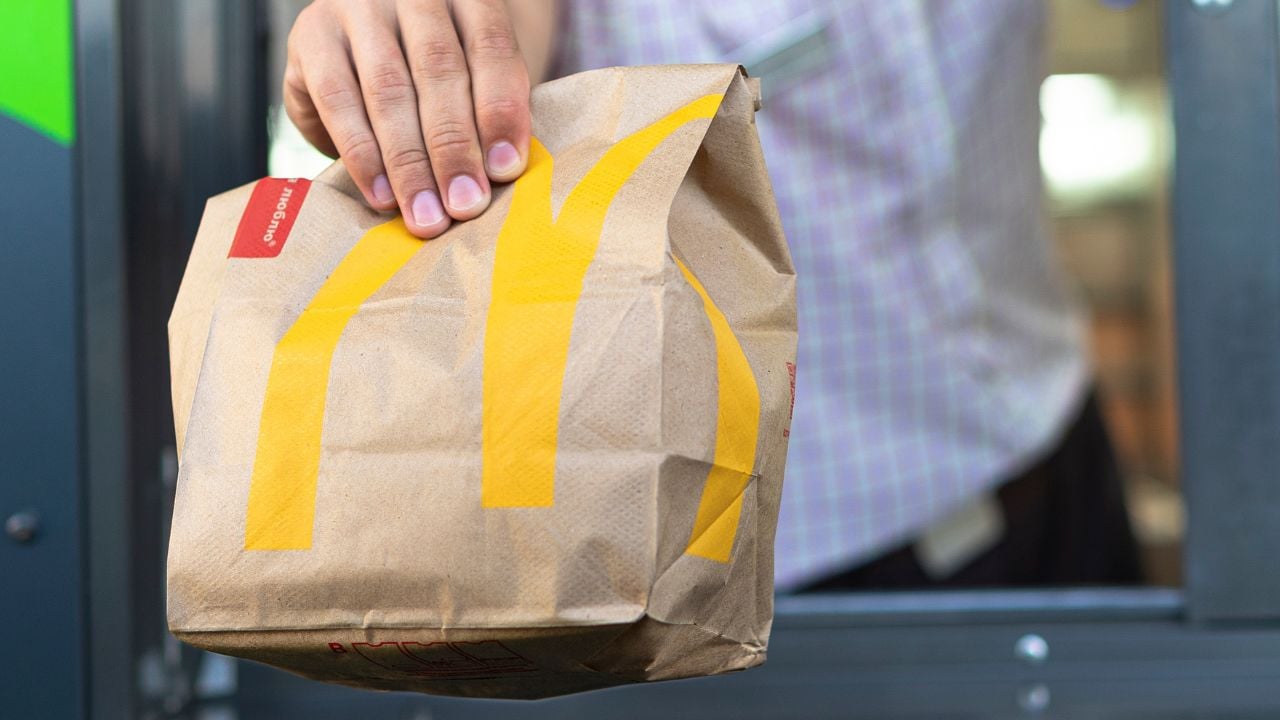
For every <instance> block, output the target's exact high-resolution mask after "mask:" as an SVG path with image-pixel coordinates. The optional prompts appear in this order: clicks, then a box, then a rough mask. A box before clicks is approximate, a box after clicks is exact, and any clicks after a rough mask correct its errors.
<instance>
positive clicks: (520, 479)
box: [244, 95, 760, 562]
mask: <svg viewBox="0 0 1280 720" xmlns="http://www.w3.org/2000/svg"><path fill="white" fill-rule="evenodd" d="M722 99H723V96H722V95H707V96H705V97H702V98H700V99H698V100H695V101H694V102H692V103H689V104H688V105H686V106H684V107H682V108H680V109H678V110H676V111H675V112H673V113H671V114H670V115H668V116H666V117H664V118H663V119H661V120H659V121H657V122H656V123H654V124H652V125H650V126H648V127H646V128H644V129H642V130H639V131H637V132H636V133H634V134H632V135H630V136H628V137H626V138H624V139H623V140H621V141H619V142H618V143H617V144H615V145H614V146H613V147H611V148H610V149H609V150H608V151H607V152H606V153H605V155H604V156H603V157H602V158H601V159H600V160H599V161H598V162H597V163H596V164H595V166H593V167H592V168H591V170H590V171H588V172H587V174H586V176H585V177H584V178H583V179H582V180H581V181H580V182H579V183H578V184H577V186H575V187H574V189H573V190H572V191H571V192H570V193H569V196H568V197H567V199H566V200H565V202H564V205H563V207H562V208H561V209H560V212H559V214H558V216H557V217H555V218H554V219H553V218H552V215H551V174H552V167H553V162H552V158H551V156H550V154H549V153H548V152H547V151H546V149H545V148H544V147H543V146H542V145H541V143H539V142H538V141H537V140H536V139H534V140H533V141H532V143H531V147H530V159H529V168H528V170H527V171H526V172H525V174H524V175H523V176H521V178H520V179H519V180H518V181H517V182H516V184H515V188H514V190H513V195H512V201H511V209H510V211H509V213H508V216H507V219H506V220H505V222H504V223H503V227H502V229H501V231H500V232H499V235H498V243H497V251H496V256H495V260H494V272H493V293H492V298H491V303H490V307H489V313H488V318H487V324H486V328H485V348H484V366H483V370H482V373H483V378H482V406H483V408H482V418H483V425H482V430H481V434H482V479H481V504H482V505H483V506H484V507H487V508H510V507H545V506H549V505H552V504H553V503H554V502H555V456H556V445H557V435H558V432H559V414H560V396H561V391H562V386H563V380H564V371H565V366H566V364H567V360H568V351H569V336H570V331H571V329H572V324H573V316H574V313H575V310H576V307H577V301H578V297H579V295H580V294H581V292H582V283H583V279H584V277H585V276H586V271H587V268H588V267H589V266H590V264H591V261H592V259H593V258H594V257H595V253H596V249H597V246H598V245H599V241H600V231H601V228H602V227H603V225H604V219H605V215H606V213H607V212H608V208H609V205H610V204H611V203H612V202H613V199H614V197H615V196H616V195H617V193H618V191H619V190H620V189H621V188H622V186H623V185H624V184H625V183H626V182H627V180H628V179H630V177H631V176H632V174H634V173H635V171H636V170H637V169H638V168H639V166H640V165H641V163H643V162H644V160H645V158H646V157H648V155H649V154H650V153H652V152H653V150H654V149H655V148H656V147H657V146H658V145H659V144H660V143H661V142H662V141H663V140H665V139H666V138H667V137H669V136H670V135H671V134H672V133H673V132H675V131H676V130H677V129H678V128H680V127H681V126H683V125H684V124H686V123H688V122H690V121H692V120H696V119H709V118H711V117H713V116H714V115H715V113H716V111H717V109H718V108H719V105H720V102H721V100H722ZM420 247H422V242H421V241H420V240H417V239H416V238H414V237H413V236H411V235H410V234H409V233H408V231H407V230H406V229H405V227H404V225H403V223H402V221H400V220H399V219H397V220H393V221H391V222H388V223H384V224H382V225H379V226H377V227H375V228H373V229H372V230H370V231H369V232H367V233H366V234H365V236H364V237H362V238H361V239H360V241H359V242H357V243H356V245H355V246H354V247H353V248H352V249H351V250H350V251H349V252H348V253H347V255H346V256H345V257H344V258H343V259H342V260H341V261H340V262H339V263H338V266H337V267H336V268H335V269H334V271H333V273H332V274H331V275H330V276H329V278H328V279H327V280H326V281H325V283H324V284H323V285H322V286H321V288H320V290H319V291H318V292H317V293H316V295H315V296H314V297H313V298H312V300H311V302H310V303H308V304H307V307H306V308H304V309H303V311H302V313H301V315H300V316H299V317H298V319H297V321H295V322H294V324H293V326H291V327H290V328H289V330H288V331H287V332H286V333H285V334H284V336H283V337H282V338H281V340H280V342H279V343H278V344H277V345H276V349H275V353H274V355H273V357H272V362H271V369H270V372H269V374H268V378H267V389H266V396H265V399H264V403H263V409H262V417H261V421H260V426H259V430H258V446H257V453H256V456H255V458H254V465H253V474H252V479H251V483H250V489H249V504H248V510H247V513H246V519H245V539H244V547H245V549H246V550H305V549H308V548H310V547H311V540H312V529H313V526H314V524H315V502H316V482H317V477H318V473H319V466H320V451H321V447H320V441H321V433H322V430H323V421H324V406H325V396H326V395H327V392H328V385H329V368H330V365H331V363H332V359H333V353H334V350H335V349H336V348H337V344H338V341H339V339H340V338H341V335H342V332H343V330H344V329H345V328H346V325H347V323H348V322H349V321H350V320H351V318H352V317H354V315H355V314H356V312H358V311H359V308H360V306H361V305H362V304H363V303H364V302H365V301H366V300H367V299H368V298H369V297H370V296H372V295H373V294H374V293H375V292H377V291H378V289H379V288H381V287H382V286H383V285H384V284H385V283H386V282H387V281H388V280H390V279H391V277H392V276H393V275H395V274H396V273H397V272H398V271H399V270H400V269H401V268H402V267H404V265H405V264H406V263H407V262H408V261H409V259H410V258H411V257H412V256H413V255H414V253H416V252H417V250H418V249H419V248H420ZM680 267H681V270H682V272H683V273H684V275H685V277H686V278H687V279H688V280H689V282H690V283H691V284H692V285H693V286H694V288H695V289H696V290H697V291H698V293H699V295H700V296H701V297H702V300H703V303H704V307H705V308H706V310H707V314H708V318H709V319H710V321H711V325H712V329H713V334H714V336H715V340H716V349H717V358H718V360H717V369H718V370H719V373H720V375H719V377H720V391H719V398H720V410H719V413H718V416H719V417H718V420H717V425H716V432H717V440H716V453H715V461H714V463H713V467H712V469H711V472H710V473H709V475H708V478H707V485H706V488H705V490H704V493H703V497H702V501H701V503H700V505H699V510H698V515H697V521H696V522H695V527H694V531H693V534H692V536H691V540H690V545H689V550H688V551H689V552H690V553H691V554H695V555H700V556H703V557H707V558H710V559H713V560H718V561H721V562H727V561H728V559H729V552H730V550H731V549H732V546H733V540H734V536H735V534H736V531H737V524H738V517H739V515H740V513H741V506H742V492H743V490H744V489H745V487H746V483H747V481H748V479H749V478H750V475H751V472H752V468H753V466H754V462H755V446H756V435H757V432H758V423H759V404H760V403H759V393H758V390H757V388H756V385H755V378H754V375H752V373H751V368H750V366H749V365H747V364H746V358H745V356H744V355H743V353H742V349H741V346H740V345H739V344H738V342H737V339H736V338H734V337H733V333H732V331H731V330H730V329H729V326H728V323H727V321H725V319H724V316H723V314H721V313H720V311H719V310H718V309H716V307H715V305H714V303H712V302H711V299H710V298H709V297H708V296H707V294H706V291H705V290H704V289H703V288H702V286H701V284H699V283H698V282H697V279H696V278H694V277H693V275H692V274H691V273H690V272H689V270H688V269H687V268H686V267H684V265H683V264H681V265H680ZM532 367H538V368H542V369H543V372H538V373H532V374H531V373H529V368H532Z"/></svg>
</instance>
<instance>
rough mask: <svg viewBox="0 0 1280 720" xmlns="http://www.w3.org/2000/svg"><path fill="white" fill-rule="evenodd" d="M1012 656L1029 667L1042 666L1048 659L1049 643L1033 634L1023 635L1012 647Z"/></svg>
mask: <svg viewBox="0 0 1280 720" xmlns="http://www.w3.org/2000/svg"><path fill="white" fill-rule="evenodd" d="M1013 654H1014V656H1016V657H1017V658H1018V659H1019V660H1022V661H1023V662H1025V663H1027V664H1029V665H1043V664H1044V663H1045V661H1046V660H1048V659H1049V643H1048V642H1046V641H1045V639H1044V638H1042V637H1040V636H1039V635H1036V634H1035V633H1030V634H1027V635H1023V636H1022V637H1020V638H1018V642H1017V644H1015V645H1014V646H1013Z"/></svg>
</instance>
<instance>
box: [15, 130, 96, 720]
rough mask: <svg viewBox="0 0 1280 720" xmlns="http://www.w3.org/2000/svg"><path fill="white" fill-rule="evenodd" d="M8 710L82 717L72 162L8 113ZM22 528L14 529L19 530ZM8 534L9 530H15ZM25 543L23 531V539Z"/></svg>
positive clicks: (67, 152)
mask: <svg viewBox="0 0 1280 720" xmlns="http://www.w3.org/2000/svg"><path fill="white" fill-rule="evenodd" d="M0 158H3V163H0V187H3V188H4V192H3V193H0V245H2V246H3V248H4V261H3V262H0V338H3V340H0V347H3V348H4V351H3V353H2V354H0V457H3V458H4V466H3V470H2V471H0V473H2V474H0V525H3V524H6V520H7V519H8V518H10V517H12V516H13V515H15V514H18V513H23V512H28V513H29V515H28V517H30V518H31V519H32V521H33V523H34V524H33V529H34V535H33V536H32V537H31V539H30V540H27V541H25V542H23V541H20V540H18V539H15V538H13V537H11V536H10V534H9V533H8V532H3V533H2V534H0V569H2V570H3V575H4V578H3V581H0V647H2V648H4V652H5V657H4V659H3V660H2V661H0V708H2V710H0V712H2V713H3V714H4V715H5V716H6V717H10V716H12V717H15V718H64V717H67V718H70V717H78V716H80V715H81V714H82V712H83V710H82V708H83V704H84V688H85V678H84V668H83V666H82V664H81V662H80V656H79V653H78V652H77V648H78V647H79V646H80V643H81V640H82V638H83V613H84V606H83V597H84V595H83V593H84V588H83V585H82V582H81V572H80V571H81V548H80V517H81V513H80V495H79V484H80V483H79V480H80V475H79V472H80V452H81V444H80V432H79V427H78V422H77V421H78V417H79V416H78V409H79V401H80V397H79V394H80V383H79V372H78V367H77V358H78V357H79V355H80V342H79V340H80V338H79V324H78V319H79V318H78V307H77V304H76V298H77V295H78V292H77V287H76V265H77V262H76V248H75V233H74V218H75V209H74V207H75V203H74V198H75V195H74V186H73V175H72V167H73V157H72V151H71V149H70V148H67V147H64V146H62V145H60V144H58V143H56V142H54V141H53V140H51V139H50V138H48V137H46V136H44V135H42V134H41V133H39V132H37V131H35V130H33V129H31V128H29V127H27V126H26V125H22V124H19V123H18V122H16V121H14V120H11V119H9V118H8V117H5V116H2V115H0ZM15 529H16V528H15ZM6 530H8V528H6ZM15 534H18V533H15Z"/></svg>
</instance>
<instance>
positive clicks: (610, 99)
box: [168, 65, 796, 698]
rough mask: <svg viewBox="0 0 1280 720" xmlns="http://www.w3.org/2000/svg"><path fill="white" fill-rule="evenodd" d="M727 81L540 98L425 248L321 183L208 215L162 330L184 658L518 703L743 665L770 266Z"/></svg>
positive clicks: (758, 170) (772, 378)
mask: <svg viewBox="0 0 1280 720" xmlns="http://www.w3.org/2000/svg"><path fill="white" fill-rule="evenodd" d="M757 100H758V95H757V91H756V84H755V83H754V82H753V81H749V80H747V79H746V78H745V77H744V75H743V74H742V73H741V72H740V71H739V69H738V68H736V67H734V66H729V65H702V66H668V67H642V68H628V69H607V70H599V71H593V72H587V73H582V74H580V75H575V76H572V77H568V78H564V79H561V80H557V81H555V82H552V83H548V84H546V85H543V86H540V87H538V88H537V89H536V90H534V93H533V129H534V135H535V136H536V139H535V140H534V141H533V143H532V148H531V150H530V161H529V169H528V171H527V172H526V173H525V174H524V175H523V176H522V177H521V178H520V179H519V180H518V181H516V182H515V183H513V184H512V185H508V186H496V187H495V188H494V193H493V204H492V207H490V208H489V210H487V211H486V212H485V213H484V214H483V215H482V216H480V217H479V218H476V219H474V220H471V221H468V222H464V223H456V224H455V225H454V226H453V227H452V228H451V229H450V230H449V231H448V232H446V233H445V234H443V235H442V236H440V237H438V238H436V239H434V240H427V241H422V240H419V239H416V238H414V237H412V236H411V235H409V234H408V232H407V231H406V230H405V228H404V225H403V223H402V221H401V220H400V218H398V217H394V218H393V217H390V216H387V215H380V214H378V213H376V212H373V211H372V210H370V209H369V208H368V207H367V206H366V205H365V203H364V202H363V200H362V199H361V197H360V195H359V193H358V192H357V191H356V189H355V187H354V185H353V184H352V182H351V180H350V179H349V178H348V176H347V174H346V172H345V171H344V170H343V168H342V166H341V165H340V164H336V165H334V166H333V167H332V168H331V169H329V170H328V171H326V172H325V173H324V174H322V175H321V176H320V177H319V178H318V179H317V180H315V181H314V182H308V181H305V180H278V179H265V180H262V181H260V182H258V183H256V184H253V185H249V186H245V187H242V188H239V189H237V190H232V191H230V192H228V193H225V194H223V195H220V196H218V197H215V198H213V199H212V200H210V201H209V204H208V208H207V210H206V211H205V215H204V219H203V222H202V224H201V227H200V231H199V235H198V237H197V238H196V242H195V247H194V249H193V250H192V253H191V259H190V261H189V264H188V266H187V270H186V275H185V277H184V278H183V281H182V287H181V290H180V292H179V294H178V298H177V301H176V303H175V305H174V309H173V314H172V317H171V319H170V322H169V334H170V348H171V358H172V369H173V401H174V416H175V418H176V425H177V428H176V429H177V438H178V443H179V453H180V461H181V469H180V475H179V480H178V488H177V498H176V505H175V509H174V516H173V530H172V535H171V539H170V546H169V558H168V593H169V594H168V619H169V627H170V629H171V630H172V631H173V633H174V634H175V635H177V636H178V637H179V638H181V639H182V640H184V641H186V642H189V643H191V644H192V645H196V646H199V647H202V648H206V649H209V650H212V651H215V652H219V653H226V654H229V655H236V656H240V657H244V658H250V659H253V660H258V661H261V662H264V663H269V664H271V665H275V666H278V667H281V668H284V669H286V670H289V671H292V672H295V673H298V674H300V675H303V676H306V677H309V678H314V679H317V680H325V681H330V682H336V683H341V684H344V685H352V686H359V687H367V688H379V689H386V690H416V691H422V692H430V693H444V694H452V695H468V696H482V697H513V698H536V697H546V696H550V695H557V694H563V693H569V692H576V691H580V690H587V689H592V688H598V687H605V686H610V685H616V684H621V683H631V682H640V681H647V680H660V679H666V678H680V677H689V676H697V675H708V674H713V673H721V672H726V671H730V670H740V669H743V668H749V667H752V666H754V665H758V664H760V663H761V662H763V661H764V657H765V646H766V644H767V641H768V637H769V628H770V622H771V619H772V612H773V603H772V600H773V584H772V576H773V565H772V548H773V538H774V528H775V523H776V519H777V513H778V502H779V496H780V492H781V486H782V472H783V466H784V464H785V459H786V447H787V434H788V424H789V422H790V408H791V403H792V395H793V387H794V382H793V380H794V370H795V366H794V357H795V348H796V318H795V286H794V279H795V278H794V271H793V268H792V264H791V259H790V257H789V255H788V251H787V246H786V243H785V240H784V238H783V234H782V229H781V226H780V224H779V220H778V215H777V211H776V208H775V206H774V200H773V195H772V191H771V189H770V186H769V181H768V176H767V174H766V171H765V165H764V162H763V159H762V156H761V151H760V146H759V142H758V139H757V136H756V131H755V125H754V111H755V107H756V104H757Z"/></svg>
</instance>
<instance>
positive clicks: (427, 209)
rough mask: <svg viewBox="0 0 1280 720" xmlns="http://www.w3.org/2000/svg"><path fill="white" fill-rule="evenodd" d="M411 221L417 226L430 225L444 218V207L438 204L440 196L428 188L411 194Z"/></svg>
mask: <svg viewBox="0 0 1280 720" xmlns="http://www.w3.org/2000/svg"><path fill="white" fill-rule="evenodd" d="M411 209H412V210H413V221H414V222H415V223H417V224H418V226H419V227H424V228H425V227H431V226H432V225H435V224H436V223H438V222H440V221H441V220H444V208H443V207H442V206H441V205H440V198H438V197H436V194H435V193H433V192H431V191H430V190H423V191H422V192H420V193H418V194H417V195H414V196H413V206H412V208H411Z"/></svg>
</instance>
